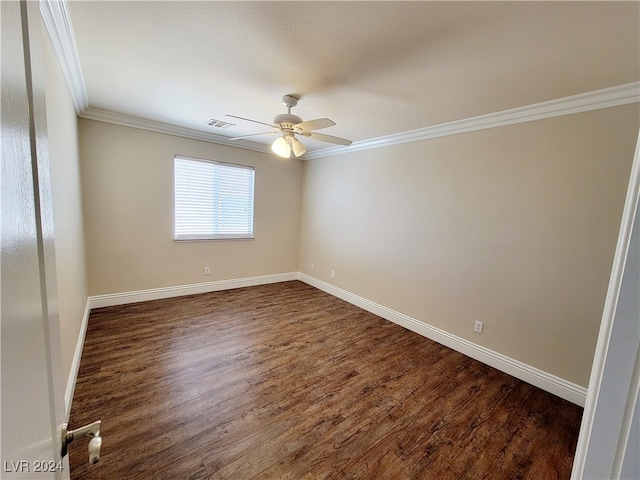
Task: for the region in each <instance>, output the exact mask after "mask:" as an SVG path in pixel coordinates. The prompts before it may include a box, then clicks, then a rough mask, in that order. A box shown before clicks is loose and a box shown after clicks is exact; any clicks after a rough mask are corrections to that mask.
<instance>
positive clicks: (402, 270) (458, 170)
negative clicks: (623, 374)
mask: <svg viewBox="0 0 640 480" xmlns="http://www.w3.org/2000/svg"><path fill="white" fill-rule="evenodd" d="M639 118H640V115H639V109H638V104H634V105H631V106H624V107H617V108H610V109H606V110H599V111H594V112H589V113H582V114H576V115H570V116H564V117H559V118H554V119H547V120H541V121H536V122H530V123H525V124H519V125H513V126H507V127H502V128H494V129H489V130H482V131H478V132H472V133H466V134H459V135H455V136H449V137H442V138H437V139H432V140H428V141H422V142H416V143H409V144H404V145H399V146H393V147H386V148H380V149H376V150H368V151H362V152H354V153H351V154H346V155H341V156H335V157H328V158H320V159H315V160H311V161H309V162H306V163H305V166H304V174H303V203H302V216H301V218H302V224H301V234H300V271H302V272H304V273H306V274H309V275H311V276H314V277H316V278H319V279H321V280H324V281H326V282H329V283H332V284H334V285H336V286H338V287H341V288H343V289H345V290H347V291H350V292H352V293H355V294H357V295H360V296H362V297H364V298H367V299H369V300H372V301H374V302H377V303H379V304H382V305H384V306H386V307H389V308H392V309H394V310H396V311H399V312H401V313H404V314H406V315H409V316H411V317H414V318H416V319H418V320H420V321H422V322H425V323H427V324H429V325H433V326H435V327H438V328H440V329H443V330H445V331H447V332H450V333H452V334H455V335H457V336H459V337H462V338H465V339H469V340H471V341H473V342H475V343H477V344H479V345H482V346H485V347H487V348H489V349H492V350H494V351H497V352H500V353H502V354H504V355H507V356H509V357H511V358H514V359H517V360H519V361H522V362H524V363H526V364H529V365H531V366H534V367H537V368H539V369H541V370H543V371H546V372H549V373H552V374H555V375H557V376H559V377H561V378H564V379H566V380H569V381H572V382H575V383H577V384H579V385H582V386H586V385H587V383H588V379H589V372H590V369H591V362H592V357H593V351H594V348H595V342H596V338H597V334H598V329H599V325H600V320H601V315H602V308H603V304H604V298H605V293H606V289H607V284H608V279H609V274H610V270H611V265H612V259H613V253H614V248H615V244H616V238H617V232H618V228H619V225H620V218H621V213H622V206H623V201H624V195H625V191H626V184H627V181H628V178H629V171H630V166H631V161H632V157H633V152H634V146H635V140H636V136H637V133H638V123H639ZM312 263H313V264H315V270H314V271H311V268H310V266H311V264H312ZM330 270H335V272H336V278H335V279H331V278H330ZM475 320H481V321H483V322H484V333H483V334H481V335H479V334H475V333H474V332H473V325H474V321H475Z"/></svg>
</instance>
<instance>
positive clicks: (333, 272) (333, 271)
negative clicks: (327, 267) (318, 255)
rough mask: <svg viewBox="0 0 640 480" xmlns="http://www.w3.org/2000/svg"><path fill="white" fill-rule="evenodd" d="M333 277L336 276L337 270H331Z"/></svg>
mask: <svg viewBox="0 0 640 480" xmlns="http://www.w3.org/2000/svg"><path fill="white" fill-rule="evenodd" d="M331 278H336V271H335V270H331Z"/></svg>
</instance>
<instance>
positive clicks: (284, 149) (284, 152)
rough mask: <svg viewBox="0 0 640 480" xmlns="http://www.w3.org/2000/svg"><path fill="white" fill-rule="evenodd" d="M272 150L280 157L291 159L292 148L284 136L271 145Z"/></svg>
mask: <svg viewBox="0 0 640 480" xmlns="http://www.w3.org/2000/svg"><path fill="white" fill-rule="evenodd" d="M271 150H273V153H275V154H276V155H278V156H279V157H282V158H291V146H290V145H289V143H288V142H287V140H286V138H285V137H284V136H282V137H278V138H276V141H275V142H273V144H272V145H271Z"/></svg>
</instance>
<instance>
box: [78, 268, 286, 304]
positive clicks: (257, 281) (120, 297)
mask: <svg viewBox="0 0 640 480" xmlns="http://www.w3.org/2000/svg"><path fill="white" fill-rule="evenodd" d="M297 278H298V273H297V272H288V273H275V274H271V275H260V276H256V277H245V278H233V279H229V280H215V281H213V282H205V283H192V284H189V285H175V286H172V287H160V288H150V289H147V290H137V291H133V292H122V293H109V294H106V295H94V296H91V297H89V301H90V303H91V308H100V307H111V306H113V305H125V304H127V303H136V302H146V301H148V300H159V299H162V298H171V297H180V296H182V295H194V294H198V293H207V292H217V291H219V290H229V289H231V288H243V287H253V286H255V285H266V284H268V283H278V282H289V281H291V280H297Z"/></svg>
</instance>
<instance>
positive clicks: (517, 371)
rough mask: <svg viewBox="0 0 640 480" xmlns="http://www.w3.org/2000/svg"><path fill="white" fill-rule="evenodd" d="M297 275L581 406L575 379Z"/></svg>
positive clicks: (583, 395) (584, 393)
mask: <svg viewBox="0 0 640 480" xmlns="http://www.w3.org/2000/svg"><path fill="white" fill-rule="evenodd" d="M298 279H299V280H301V281H303V282H305V283H308V284H309V285H311V286H314V287H316V288H318V289H320V290H322V291H324V292H326V293H328V294H330V295H333V296H335V297H338V298H340V299H342V300H345V301H347V302H349V303H351V304H353V305H356V306H358V307H360V308H362V309H364V310H367V311H369V312H371V313H374V314H375V315H378V316H380V317H382V318H384V319H386V320H389V321H391V322H394V323H396V324H398V325H401V326H403V327H405V328H407V329H409V330H411V331H413V332H415V333H418V334H420V335H422V336H424V337H427V338H429V339H431V340H434V341H436V342H438V343H440V344H442V345H445V346H447V347H449V348H452V349H453V350H456V351H458V352H460V353H462V354H464V355H467V356H469V357H471V358H473V359H475V360H478V361H480V362H482V363H485V364H487V365H489V366H491V367H493V368H496V369H498V370H500V371H502V372H505V373H507V374H509V375H512V376H514V377H516V378H518V379H520V380H523V381H525V382H527V383H530V384H531V385H535V386H536V387H538V388H541V389H543V390H545V391H547V392H549V393H552V394H554V395H557V396H558V397H560V398H564V399H565V400H568V401H570V402H572V403H575V404H577V405H580V406H582V407H584V404H585V401H586V397H587V389H586V388H585V387H582V386H580V385H576V384H575V383H572V382H569V381H567V380H564V379H562V378H560V377H557V376H555V375H552V374H550V373H547V372H544V371H542V370H540V369H538V368H535V367H532V366H530V365H527V364H525V363H523V362H520V361H518V360H515V359H513V358H510V357H507V356H506V355H503V354H501V353H498V352H494V351H493V350H490V349H488V348H485V347H483V346H481V345H477V344H475V343H473V342H470V341H469V340H465V339H464V338H461V337H458V336H456V335H453V334H451V333H448V332H445V331H444V330H441V329H439V328H436V327H433V326H431V325H428V324H426V323H424V322H422V321H420V320H417V319H415V318H412V317H409V316H408V315H405V314H403V313H400V312H397V311H395V310H392V309H390V308H387V307H385V306H383V305H380V304H378V303H375V302H372V301H371V300H368V299H366V298H363V297H361V296H359V295H356V294H354V293H351V292H349V291H347V290H344V289H342V288H339V287H336V286H335V285H331V284H330V283H327V282H324V281H322V280H319V279H317V278H314V277H311V276H309V275H307V274H305V273H301V272H299V273H298Z"/></svg>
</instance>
